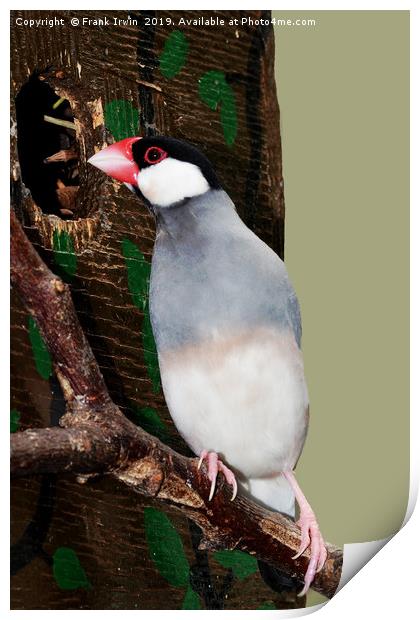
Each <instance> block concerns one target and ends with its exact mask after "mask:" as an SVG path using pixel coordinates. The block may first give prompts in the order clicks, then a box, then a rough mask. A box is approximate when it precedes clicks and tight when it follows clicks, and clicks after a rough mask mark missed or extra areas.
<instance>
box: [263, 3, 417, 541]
mask: <svg viewBox="0 0 420 620" xmlns="http://www.w3.org/2000/svg"><path fill="white" fill-rule="evenodd" d="M273 16H274V17H284V18H286V19H287V18H291V19H294V18H296V17H298V18H300V19H302V18H314V19H316V22H317V24H316V26H315V27H302V26H301V27H297V26H295V27H292V26H289V27H287V26H283V27H278V26H276V27H275V33H276V81H277V89H278V98H279V105H280V114H281V130H282V145H283V167H284V179H285V201H286V248H285V261H286V265H287V267H288V270H289V274H290V277H291V280H292V282H293V284H294V286H295V288H296V291H297V294H298V297H299V299H300V303H301V310H302V321H303V350H304V359H305V370H306V376H307V381H308V386H309V393H310V399H311V423H310V430H309V436H308V440H307V443H306V446H305V449H304V452H303V454H302V457H301V459H300V461H299V465H298V468H297V471H298V479H299V481H300V483H301V485H302V487H303V489H304V491H305V492H306V494H307V497H308V498H309V500H310V502H311V503H312V505H313V507H314V509H315V511H316V513H317V515H318V518H319V522H320V525H321V529H322V531H323V533H324V534H325V537H326V539H327V540H329V541H331V542H334V543H336V544H339V545H342V544H343V543H345V542H347V543H349V542H361V541H368V540H375V539H380V538H384V537H386V536H388V535H390V534H392V533H394V532H396V531H397V530H398V529H399V527H400V525H401V522H402V520H403V518H404V515H405V511H406V507H407V499H408V488H409V366H408V364H409V288H408V287H409V12H407V11H369V12H364V11H304V12H303V11H300V12H291V11H273Z"/></svg>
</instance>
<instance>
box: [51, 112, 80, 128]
mask: <svg viewBox="0 0 420 620" xmlns="http://www.w3.org/2000/svg"><path fill="white" fill-rule="evenodd" d="M44 121H45V122H46V123H52V124H53V125H59V126H60V127H66V128H67V129H72V130H73V131H76V125H75V124H74V123H72V122H71V121H65V120H63V119H61V118H55V117H54V116H48V114H44Z"/></svg>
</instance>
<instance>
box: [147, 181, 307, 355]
mask: <svg viewBox="0 0 420 620" xmlns="http://www.w3.org/2000/svg"><path fill="white" fill-rule="evenodd" d="M157 226H158V230H157V237H156V242H155V248H154V253H153V260H152V273H151V284H150V311H151V321H152V327H153V332H154V336H155V339H156V343H157V347H158V350H159V351H162V350H166V349H174V348H177V347H178V346H183V345H187V344H194V343H196V342H200V341H202V340H206V339H208V338H209V337H211V335H212V334H213V333H215V332H219V331H225V330H232V332H233V331H235V330H244V329H253V328H255V327H261V326H272V327H274V328H276V329H280V330H284V329H285V328H290V329H292V330H293V332H294V335H295V338H296V341H297V343H298V345H299V346H300V337H301V321H300V312H299V304H298V301H297V298H296V295H295V293H294V290H293V288H292V286H291V284H290V282H289V279H288V277H287V272H286V268H285V266H284V263H283V261H282V260H281V259H280V258H279V257H278V256H277V255H276V254H275V253H274V252H273V251H272V250H271V249H270V248H269V247H268V246H267V245H266V244H265V243H263V241H261V240H260V239H259V238H258V237H257V236H256V235H255V234H254V233H253V232H251V231H250V230H249V229H248V228H247V227H246V226H245V224H244V223H243V222H242V220H241V219H240V218H239V216H238V214H237V212H236V210H235V207H234V205H233V203H232V201H231V200H230V198H229V197H228V195H227V194H226V193H225V192H224V191H222V190H210V191H208V192H206V193H205V194H203V195H202V196H199V197H197V198H194V199H190V200H188V201H185V202H184V203H182V204H180V205H176V206H173V207H170V208H167V209H161V210H160V211H158V212H157Z"/></svg>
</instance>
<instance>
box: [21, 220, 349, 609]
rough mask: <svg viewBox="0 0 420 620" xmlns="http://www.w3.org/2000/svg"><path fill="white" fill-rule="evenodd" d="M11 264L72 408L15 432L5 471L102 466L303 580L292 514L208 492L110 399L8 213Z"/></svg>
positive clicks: (202, 479)
mask: <svg viewBox="0 0 420 620" xmlns="http://www.w3.org/2000/svg"><path fill="white" fill-rule="evenodd" d="M11 266H12V280H13V284H14V285H15V287H16V288H17V290H18V292H19V294H20V296H21V298H22V300H23V302H24V303H25V305H26V306H27V307H28V309H29V310H30V312H31V313H32V314H33V316H34V318H35V320H36V321H37V323H38V326H39V328H40V330H41V332H42V334H43V337H44V339H45V341H46V343H47V346H48V348H49V350H50V352H51V355H52V357H53V360H54V364H55V369H56V372H57V376H58V378H59V380H60V383H61V385H62V387H63V391H64V395H65V398H66V400H67V403H68V408H69V413H67V414H66V415H65V416H63V418H61V420H60V423H61V424H62V425H64V426H65V427H66V428H63V429H58V428H54V429H37V430H27V431H24V432H20V433H15V434H13V435H12V439H11V443H12V466H11V468H12V474H13V475H27V474H35V473H46V472H57V473H58V472H63V471H71V472H73V473H76V474H86V473H95V474H104V473H108V474H110V475H113V476H114V477H115V478H117V479H118V480H120V481H121V482H123V483H125V484H127V485H128V486H130V487H131V488H132V489H133V490H135V491H137V492H139V493H142V494H143V495H146V496H148V497H153V498H155V499H157V500H162V501H164V502H165V503H166V504H170V505H171V506H173V507H175V508H177V509H178V510H181V511H182V513H183V514H184V515H186V516H188V517H189V518H190V519H192V520H193V521H194V522H195V523H197V524H198V525H199V526H200V528H201V529H202V531H203V542H202V547H203V548H206V549H220V548H223V549H241V550H243V551H246V552H248V553H251V554H253V555H255V556H256V557H258V558H259V559H261V560H265V561H266V562H268V563H270V564H272V565H273V566H276V567H278V568H280V569H281V570H283V571H284V572H286V573H288V574H289V575H291V576H294V577H297V578H298V579H300V580H302V581H303V576H304V574H305V570H306V567H307V564H308V559H309V553H308V552H305V553H304V554H303V555H302V556H301V557H300V558H298V559H296V560H293V559H292V557H293V555H294V554H295V553H296V552H297V550H298V548H299V544H300V530H299V528H298V527H297V526H296V525H295V524H294V523H293V522H292V521H291V520H290V519H289V518H287V517H285V516H283V515H280V514H278V513H273V512H270V511H268V510H266V509H264V508H262V507H261V506H259V505H257V504H255V503H254V502H252V501H250V500H248V499H246V498H245V497H243V496H238V497H237V498H236V499H235V501H233V502H231V501H230V489H225V484H224V482H223V481H221V482H219V484H218V489H217V492H216V494H215V496H214V498H213V499H212V501H211V502H209V501H208V494H209V486H210V485H209V481H208V479H207V477H206V475H205V473H204V472H203V471H202V470H197V460H196V459H188V458H186V457H183V456H181V455H179V454H177V453H176V452H174V451H173V450H171V449H170V448H169V447H168V446H165V445H164V444H162V443H161V442H160V441H158V440H157V439H156V438H155V437H152V436H151V435H149V434H148V433H146V432H145V431H143V430H142V429H140V428H138V427H137V426H135V425H134V424H132V423H131V422H130V421H129V420H128V419H127V418H125V416H124V415H123V414H122V413H121V411H120V410H119V409H118V407H117V406H116V405H115V404H114V403H113V402H112V400H111V398H110V396H109V393H108V391H107V388H106V386H105V383H104V381H103V378H102V375H101V373H100V370H99V367H98V365H97V363H96V360H95V358H94V356H93V353H92V351H91V349H90V347H89V344H88V342H87V340H86V338H85V336H84V334H83V332H82V329H81V327H80V324H79V322H78V319H77V315H76V312H75V309H74V306H73V303H72V300H71V296H70V292H69V290H68V287H67V286H66V285H65V284H64V283H63V282H62V281H61V280H60V279H59V278H58V277H57V276H55V275H54V274H53V273H52V272H51V271H50V270H49V269H48V268H47V267H46V265H45V264H44V263H43V262H42V260H41V258H40V257H39V256H38V254H37V253H36V251H35V250H34V248H33V247H32V245H31V244H30V242H29V240H28V239H27V237H26V235H25V234H24V232H23V230H22V229H21V227H20V224H19V223H18V221H17V220H16V217H15V216H14V214H12V251H11ZM64 343H65V346H64ZM327 549H328V558H327V561H326V563H325V565H324V568H323V569H322V571H321V572H320V573H318V574H317V576H316V577H315V580H314V582H313V584H312V587H313V588H314V589H315V590H317V591H318V592H320V593H322V594H324V595H325V596H327V597H331V596H332V595H333V594H334V592H335V590H336V588H337V585H338V582H339V579H340V574H341V565H342V551H341V550H340V549H338V548H336V547H333V546H332V545H327Z"/></svg>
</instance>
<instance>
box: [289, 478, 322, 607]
mask: <svg viewBox="0 0 420 620" xmlns="http://www.w3.org/2000/svg"><path fill="white" fill-rule="evenodd" d="M283 475H284V476H285V478H287V480H288V481H289V483H290V486H291V487H292V489H293V490H294V492H295V496H296V499H297V501H298V504H299V506H300V518H299V520H298V522H297V524H298V525H299V527H300V530H301V537H302V538H301V543H300V547H299V551H298V552H297V553H296V554H295V555H294V556H293V559H294V560H295V559H296V558H298V557H299V556H301V555H302V553H304V551H305V550H306V549H307V548H308V547H309V546H310V551H311V555H310V560H309V564H308V567H307V569H306V573H305V579H304V587H303V590H302V591H301V592H299V594H298V596H303V595H304V594H306V593H307V591H308V590H309V588H310V585H311V583H312V581H313V580H314V577H315V574H316V573H318V572H319V571H320V570H321V569H322V567H323V566H324V563H325V560H326V559H327V549H326V548H325V543H324V539H323V538H322V535H321V532H320V530H319V526H318V523H317V520H316V517H315V514H314V512H313V510H312V508H311V507H310V505H309V503H308V500H307V499H306V497H305V496H304V494H303V493H302V491H301V489H300V487H299V485H298V483H297V481H296V479H295V476H294V474H293V472H291V471H286V472H283Z"/></svg>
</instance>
